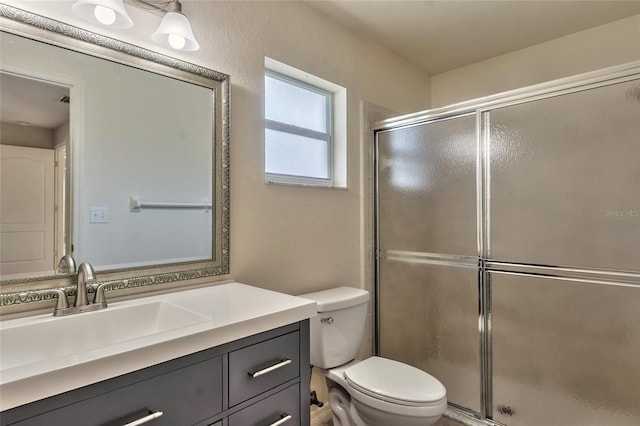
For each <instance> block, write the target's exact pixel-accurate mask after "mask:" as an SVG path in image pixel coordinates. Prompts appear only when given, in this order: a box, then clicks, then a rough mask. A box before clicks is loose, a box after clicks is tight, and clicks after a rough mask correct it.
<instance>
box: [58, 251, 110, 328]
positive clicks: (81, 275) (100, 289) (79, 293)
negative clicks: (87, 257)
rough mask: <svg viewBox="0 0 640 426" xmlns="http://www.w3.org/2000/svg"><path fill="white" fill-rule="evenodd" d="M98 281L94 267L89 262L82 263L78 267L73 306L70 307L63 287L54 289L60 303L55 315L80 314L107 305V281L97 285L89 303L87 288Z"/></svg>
mask: <svg viewBox="0 0 640 426" xmlns="http://www.w3.org/2000/svg"><path fill="white" fill-rule="evenodd" d="M95 282H96V273H95V272H94V270H93V267H92V266H91V265H90V264H88V263H82V264H80V266H79V267H78V283H77V290H76V300H75V302H74V303H73V306H71V307H69V302H68V300H67V296H66V294H65V293H64V291H63V290H61V289H55V290H53V291H54V292H55V293H56V294H57V295H58V303H57V305H56V308H55V310H54V311H53V316H56V317H57V316H63V315H71V314H79V313H80V312H90V311H97V310H99V309H104V308H106V307H107V301H106V299H105V296H104V287H105V285H106V283H102V284H99V285H98V286H97V287H96V290H95V295H94V298H93V303H89V296H88V293H87V289H88V288H90V287H92V285H93V284H94V283H95Z"/></svg>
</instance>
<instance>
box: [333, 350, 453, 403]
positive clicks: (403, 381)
mask: <svg viewBox="0 0 640 426" xmlns="http://www.w3.org/2000/svg"><path fill="white" fill-rule="evenodd" d="M344 378H345V380H346V381H347V383H348V384H349V385H350V386H351V387H352V388H353V389H355V390H357V391H358V392H361V393H363V394H365V395H367V396H369V397H372V398H375V399H378V400H382V401H386V402H388V403H392V404H399V405H404V406H411V407H427V406H431V405H441V404H442V400H443V399H444V400H446V389H445V387H444V386H443V385H442V383H440V382H439V381H438V380H437V379H436V378H434V377H433V376H431V375H430V374H428V373H425V372H424V371H422V370H419V369H417V368H415V367H412V366H410V365H407V364H403V363H401V362H397V361H393V360H390V359H386V358H380V357H371V358H368V359H366V360H364V361H362V362H359V363H357V364H355V365H353V366H351V367H349V368H347V369H346V370H345V371H344Z"/></svg>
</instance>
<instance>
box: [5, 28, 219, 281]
mask: <svg viewBox="0 0 640 426" xmlns="http://www.w3.org/2000/svg"><path fill="white" fill-rule="evenodd" d="M0 43H1V46H0V49H1V51H2V64H1V67H2V70H1V71H2V84H1V86H2V87H3V93H2V107H3V109H4V108H5V107H7V108H13V109H15V110H16V111H20V114H22V115H21V117H22V118H19V119H18V118H17V119H15V120H14V121H20V122H23V123H22V124H23V125H20V124H19V123H16V122H14V123H7V125H8V126H10V127H11V128H14V129H18V130H19V131H18V132H17V133H27V129H32V128H36V127H35V126H30V127H29V126H26V125H24V123H33V124H36V118H35V112H34V111H35V110H37V109H45V110H47V111H49V112H51V111H52V110H53V107H50V106H49V104H47V103H46V102H49V101H50V99H49V98H50V97H47V99H48V101H45V100H44V98H43V96H44V95H45V94H48V93H49V92H51V91H54V92H55V96H53V95H52V96H53V99H54V101H51V102H57V103H60V104H61V105H62V106H63V107H64V108H66V113H65V114H64V118H59V119H58V121H57V122H55V123H50V124H47V127H45V128H46V129H47V131H46V133H51V134H52V136H51V138H52V141H51V142H48V145H47V146H44V147H43V146H38V147H34V146H33V144H34V143H35V137H31V136H26V139H30V140H31V141H30V142H20V143H17V142H15V141H13V142H12V141H10V140H9V139H5V136H7V135H10V134H11V132H8V133H5V131H4V126H5V123H3V131H2V135H3V137H2V141H1V144H2V147H1V150H2V156H3V157H2V158H3V160H2V162H3V163H2V188H1V191H2V194H1V195H2V219H1V227H2V229H1V231H2V250H1V252H0V253H2V255H1V256H2V264H1V265H0V266H1V268H2V269H1V270H0V272H1V274H2V276H1V279H2V280H10V279H15V278H22V277H25V276H33V277H35V276H42V275H51V274H53V273H54V272H55V271H56V270H57V265H58V262H59V261H60V259H61V258H62V257H63V256H64V255H65V254H70V255H72V256H73V257H74V258H75V261H76V263H77V264H79V263H81V262H91V264H92V265H94V267H95V269H96V270H98V271H100V270H102V271H105V270H119V269H123V268H133V267H143V266H151V265H166V264H174V263H181V262H193V261H210V260H212V259H214V257H215V250H214V241H215V239H214V236H213V234H214V228H215V226H214V225H215V223H214V220H215V216H216V215H215V212H216V210H215V203H216V200H215V197H214V194H215V192H214V179H213V175H214V166H213V164H214V146H213V141H214V138H215V134H214V132H215V123H214V112H215V111H214V107H215V92H214V89H213V87H206V86H205V85H202V84H194V83H192V82H187V81H183V80H181V79H177V78H171V77H170V76H166V75H161V74H157V73H153V72H150V71H146V70H143V69H139V68H135V67H132V66H128V65H124V64H120V63H116V62H112V61H108V60H105V59H101V58H98V57H94V56H90V55H86V54H82V53H79V52H75V51H72V50H68V49H63V48H60V47H56V46H52V45H49V44H45V43H41V42H38V41H35V40H31V39H27V38H24V37H20V36H16V35H12V34H4V33H3V35H2V37H1V38H0ZM19 88H22V89H20V90H23V93H31V94H33V95H34V98H33V100H32V101H31V100H30V101H29V102H28V103H27V102H18V101H17V99H16V97H17V98H20V99H21V100H26V99H27V96H26V95H24V94H23V95H16V97H14V99H15V101H9V99H12V98H10V97H6V98H5V94H4V90H8V91H14V92H16V93H18V92H17V91H18V89H19ZM58 91H59V93H58ZM36 95H37V96H36ZM65 96H66V99H67V100H69V99H70V102H69V103H64V102H60V99H63V98H64V97H65ZM56 107H59V106H58V105H57V104H56ZM9 117H11V115H10V114H6V115H5V112H4V110H3V112H2V121H3V122H4V121H5V119H6V118H9ZM41 127H42V126H41ZM38 132H40V131H38ZM42 133H45V132H44V131H42ZM38 143H39V142H38ZM16 150H17V151H20V152H19V153H16ZM36 151H37V152H45V151H46V152H47V154H46V157H47V158H48V160H46V163H47V164H49V163H50V164H51V165H44V163H45V160H37V161H36V160H33V159H31V156H35V155H36V154H32V153H34V152H36ZM27 152H28V153H29V154H28V155H27ZM5 155H6V156H7V158H8V159H7V160H5ZM18 159H19V160H18ZM56 162H57V164H58V167H57V168H56V166H55V164H56ZM25 164H29V167H30V168H29V167H27V166H26V165H25ZM36 169H37V170H38V172H37V173H36V172H35V170H36ZM40 170H42V171H40ZM45 170H46V171H45ZM30 181H33V182H30ZM36 187H37V188H36ZM39 191H40V192H39ZM132 200H138V202H139V205H138V206H137V208H136V207H135V206H133V205H132ZM38 221H39V222H41V223H39V224H38V225H37V227H36V222H38ZM27 222H28V223H29V224H31V225H32V226H33V227H35V228H28V227H26V228H25V227H22V226H23V225H24V224H25V223H27ZM36 260H37V262H36ZM30 263H32V264H31V265H29V264H30Z"/></svg>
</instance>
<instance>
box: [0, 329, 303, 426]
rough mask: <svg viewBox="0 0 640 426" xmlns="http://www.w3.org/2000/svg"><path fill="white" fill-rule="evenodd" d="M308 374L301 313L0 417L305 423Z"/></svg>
mask: <svg viewBox="0 0 640 426" xmlns="http://www.w3.org/2000/svg"><path fill="white" fill-rule="evenodd" d="M309 380H310V370H309V325H308V321H302V322H300V323H295V324H291V325H288V326H285V327H280V328H278V329H275V330H271V331H268V332H265V333H261V334H257V335H255V336H250V337H247V338H244V339H240V340H237V341H234V342H231V343H228V344H225V345H222V346H218V347H214V348H211V349H207V350H205V351H201V352H198V353H195V354H191V355H187V356H184V357H181V358H178V359H175V360H171V361H168V362H165V363H162V364H158V365H155V366H151V367H148V368H145V369H143V370H139V371H135V372H132V373H129V374H126V375H124V376H120V377H116V378H113V379H110V380H106V381H104V382H100V383H96V384H92V385H89V386H85V387H83V388H80V389H76V390H73V391H70V392H66V393H64V394H60V395H56V396H53V397H50V398H47V399H44V400H41V401H36V402H33V403H30V404H27V405H24V406H21V407H17V408H14V409H11V410H7V411H4V412H2V413H0V424H1V425H2V426H5V425H20V426H36V425H63V424H65V425H73V424H82V425H96V426H98V425H101V426H116V425H118V426H123V425H126V424H128V423H130V422H134V421H136V420H139V419H142V418H146V417H148V416H149V418H150V421H149V422H148V423H146V424H149V425H150V426H162V425H167V426H169V425H171V426H180V425H185V426H186V425H198V426H206V425H215V426H220V425H222V424H228V425H229V426H233V425H243V426H244V425H252V424H256V425H257V424H265V425H267V424H272V423H276V422H278V421H280V422H281V423H280V424H286V425H296V424H297V425H307V424H309V393H308V389H309ZM160 412H161V413H162V415H159V414H154V413H160ZM152 417H155V418H152Z"/></svg>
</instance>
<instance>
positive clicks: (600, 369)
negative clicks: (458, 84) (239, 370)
mask: <svg viewBox="0 0 640 426" xmlns="http://www.w3.org/2000/svg"><path fill="white" fill-rule="evenodd" d="M639 73H640V71H639V70H635V71H634V72H630V73H629V74H628V75H626V76H620V75H616V76H615V77H606V76H604V77H602V78H601V79H600V80H598V81H594V80H590V81H589V82H588V83H585V84H579V83H576V84H575V85H574V86H573V87H570V88H567V86H564V87H562V88H558V90H556V91H554V90H553V89H548V90H547V91H546V92H544V93H543V94H540V93H539V92H538V93H536V94H535V96H534V95H532V96H529V97H527V96H526V95H522V96H520V97H519V98H510V99H508V100H507V101H503V102H500V101H499V100H498V101H494V102H493V103H490V104H487V103H484V104H482V105H481V107H480V106H478V107H469V108H467V109H466V110H463V111H461V112H460V114H459V115H456V114H451V113H449V114H448V115H446V116H444V115H443V114H441V115H437V114H435V115H432V116H429V115H427V116H426V118H424V117H423V118H417V119H416V120H415V121H414V122H411V121H410V120H406V119H405V120H400V121H399V124H398V126H395V127H394V126H393V125H386V127H385V128H383V129H380V130H378V131H377V132H376V148H377V153H376V163H377V164H376V168H377V188H376V190H377V194H376V207H377V232H378V235H377V259H376V260H377V283H376V289H377V302H378V305H377V337H378V351H379V354H380V355H381V356H385V357H389V358H392V359H397V360H400V361H403V362H407V363H409V364H411V365H414V366H417V367H419V368H421V369H423V370H425V371H427V372H429V373H430V374H432V375H433V376H435V377H437V378H438V379H439V380H440V381H442V382H443V384H444V385H445V386H446V388H447V394H448V399H449V402H450V403H452V404H453V406H455V407H458V408H460V409H462V410H463V411H466V412H467V413H468V414H470V415H474V416H475V417H480V418H487V419H493V420H496V421H499V422H500V423H503V424H506V425H512V426H518V425H522V426H525V425H526V426H529V425H545V426H603V425H611V426H627V425H628V426H631V425H638V424H640V80H639V79H638V74H639Z"/></svg>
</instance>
